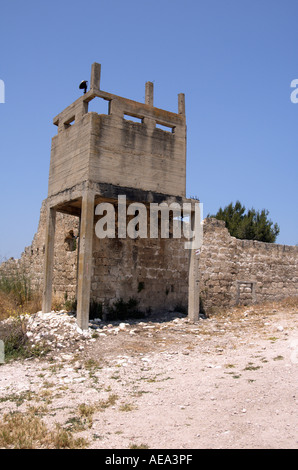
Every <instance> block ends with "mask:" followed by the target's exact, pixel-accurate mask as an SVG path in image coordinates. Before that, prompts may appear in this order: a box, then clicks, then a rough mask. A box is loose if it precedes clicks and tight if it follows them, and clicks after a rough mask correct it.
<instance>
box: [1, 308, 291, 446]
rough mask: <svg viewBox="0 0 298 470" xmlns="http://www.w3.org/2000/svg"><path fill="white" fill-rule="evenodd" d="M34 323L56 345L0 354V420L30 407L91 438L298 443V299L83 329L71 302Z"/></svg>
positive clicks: (34, 331)
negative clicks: (192, 317)
mask: <svg viewBox="0 0 298 470" xmlns="http://www.w3.org/2000/svg"><path fill="white" fill-rule="evenodd" d="M28 323H29V324H28V330H27V331H28V333H29V334H28V336H29V337H30V340H31V341H36V342H38V341H40V340H41V339H42V340H43V341H45V340H46V341H47V344H48V346H49V349H50V351H49V352H48V353H47V354H46V355H45V356H44V357H37V358H34V359H23V360H18V361H12V362H6V363H4V364H2V365H1V366H0V420H1V418H2V417H3V416H4V415H5V414H7V413H9V412H14V411H17V412H19V413H27V412H28V410H29V409H30V410H31V411H32V410H34V413H35V414H36V415H38V416H40V417H41V419H42V420H43V421H44V422H45V423H46V424H47V426H48V427H49V428H52V427H54V426H55V423H59V424H60V425H61V426H62V427H63V428H65V429H68V430H70V431H71V432H72V433H73V434H74V435H75V436H76V437H79V436H80V437H84V438H85V439H87V441H88V444H87V448H90V449H129V448H141V447H143V448H149V449H294V448H297V447H298V433H297V409H298V389H297V385H298V308H297V301H296V302H281V303H272V304H267V305H262V306H249V307H243V308H234V309H231V310H230V311H227V312H223V313H220V314H217V315H214V316H212V317H210V318H207V319H200V320H199V321H198V322H196V323H190V322H189V321H188V319H187V318H186V317H183V316H182V315H180V314H178V313H172V314H169V315H167V316H160V317H155V318H150V321H149V319H145V320H140V321H136V320H135V321H127V322H125V323H119V322H118V323H117V322H113V323H110V324H107V323H104V322H98V324H97V326H96V323H94V324H93V325H92V329H90V330H89V332H88V334H85V335H82V334H80V333H79V332H77V330H76V324H75V319H74V318H73V317H71V316H70V315H68V314H66V313H50V314H45V315H42V314H40V313H38V314H36V315H35V316H33V317H30V321H29V322H28ZM43 344H44V343H43ZM37 447H38V446H37Z"/></svg>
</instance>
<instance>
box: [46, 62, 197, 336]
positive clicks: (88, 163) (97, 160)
mask: <svg viewBox="0 0 298 470" xmlns="http://www.w3.org/2000/svg"><path fill="white" fill-rule="evenodd" d="M100 73H101V66H100V64H97V63H94V64H93V65H92V69H91V79H90V89H89V91H87V92H86V93H85V94H83V95H82V96H81V97H80V98H78V99H77V100H76V101H75V102H74V103H72V104H71V105H70V106H68V107H67V108H66V109H65V110H64V111H62V112H61V113H60V114H58V116H56V117H55V118H54V120H53V123H54V124H55V125H56V126H58V134H57V135H56V136H54V137H53V139H52V148H51V161H50V172H49V185H48V197H47V227H46V240H45V265H44V292H43V307H42V308H43V312H47V311H50V310H51V301H52V271H53V258H54V235H55V220H56V212H63V213H67V214H71V215H75V216H78V217H79V218H80V243H79V257H78V279H77V321H78V325H79V326H80V328H82V329H86V328H87V327H88V319H89V302H90V286H91V266H92V240H93V233H94V208H95V206H96V205H97V204H98V203H99V202H101V201H111V202H113V203H114V202H115V200H116V199H117V197H118V195H126V197H127V199H128V200H129V201H136V202H142V203H144V204H149V203H152V202H157V203H161V202H168V203H170V202H178V203H179V204H182V203H183V202H186V201H187V202H191V201H192V200H189V199H186V197H185V186H186V118H185V102H184V95H183V94H179V95H178V113H177V114H176V113H173V112H169V111H165V110H162V109H158V108H155V107H154V106H153V84H152V83H151V82H147V83H146V90H145V103H139V102H136V101H132V100H129V99H126V98H122V97H120V96H116V95H113V94H111V93H108V92H105V91H102V90H101V89H100ZM94 99H103V100H106V101H108V102H109V112H108V114H97V113H94V112H88V105H89V103H90V101H91V100H94ZM125 115H126V116H132V117H134V118H139V120H140V122H138V123H135V122H132V121H127V120H126V119H124V116H125ZM157 125H163V126H166V127H167V131H164V130H161V129H159V128H158V127H157ZM192 202H193V201H192ZM190 252H191V253H192V252H193V250H190ZM191 258H192V257H191ZM191 263H192V264H191V266H192V269H191V273H192V274H191V276H190V285H189V293H190V294H189V295H190V296H189V315H190V317H191V318H193V319H196V318H197V317H198V313H199V307H198V289H197V288H196V284H197V275H196V274H195V275H194V276H193V272H196V269H197V268H196V262H195V260H194V258H193V259H191ZM193 270H195V271H193Z"/></svg>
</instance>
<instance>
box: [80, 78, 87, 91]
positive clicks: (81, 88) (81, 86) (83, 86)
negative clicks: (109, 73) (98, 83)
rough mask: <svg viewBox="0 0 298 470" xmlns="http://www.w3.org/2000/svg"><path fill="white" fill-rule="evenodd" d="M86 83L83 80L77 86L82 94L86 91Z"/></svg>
mask: <svg viewBox="0 0 298 470" xmlns="http://www.w3.org/2000/svg"><path fill="white" fill-rule="evenodd" d="M87 83H88V82H87V80H83V81H82V82H81V83H80V85H79V89H80V90H84V94H85V93H86V91H87Z"/></svg>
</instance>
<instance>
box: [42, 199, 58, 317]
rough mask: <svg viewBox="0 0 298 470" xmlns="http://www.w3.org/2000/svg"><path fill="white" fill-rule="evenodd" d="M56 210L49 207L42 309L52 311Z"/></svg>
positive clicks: (44, 311)
mask: <svg viewBox="0 0 298 470" xmlns="http://www.w3.org/2000/svg"><path fill="white" fill-rule="evenodd" d="M55 226H56V210H55V209H52V208H48V213H47V224H46V238H45V258H44V282H43V285H44V287H43V297H42V311H43V313H46V312H50V311H51V309H52V284H53V265H54V242H55Z"/></svg>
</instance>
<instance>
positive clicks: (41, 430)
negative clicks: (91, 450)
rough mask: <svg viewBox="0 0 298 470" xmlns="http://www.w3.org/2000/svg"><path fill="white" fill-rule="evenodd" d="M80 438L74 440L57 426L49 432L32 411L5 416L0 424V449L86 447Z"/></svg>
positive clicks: (69, 433) (66, 431)
mask: <svg viewBox="0 0 298 470" xmlns="http://www.w3.org/2000/svg"><path fill="white" fill-rule="evenodd" d="M86 445H87V442H86V441H85V440H84V439H82V438H74V437H73V436H72V434H71V432H69V431H68V430H65V429H62V428H61V427H59V426H58V425H56V428H55V429H54V430H49V429H48V428H47V426H46V424H45V423H44V422H43V421H42V419H41V418H40V417H38V416H36V415H35V413H34V410H31V411H29V412H27V413H19V412H16V413H11V414H6V415H4V417H3V420H2V422H1V423H0V447H1V448H4V449H78V448H83V447H86Z"/></svg>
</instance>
